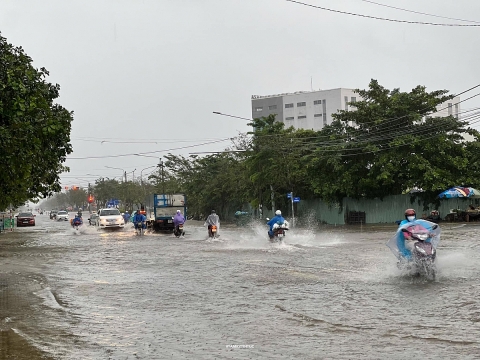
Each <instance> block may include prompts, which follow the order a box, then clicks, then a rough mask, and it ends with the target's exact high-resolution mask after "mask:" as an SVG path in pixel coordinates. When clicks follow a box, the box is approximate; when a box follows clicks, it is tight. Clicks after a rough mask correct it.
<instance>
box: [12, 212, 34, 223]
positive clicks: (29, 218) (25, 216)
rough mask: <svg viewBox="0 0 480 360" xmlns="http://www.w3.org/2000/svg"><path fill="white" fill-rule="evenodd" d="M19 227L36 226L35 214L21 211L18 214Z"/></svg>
mask: <svg viewBox="0 0 480 360" xmlns="http://www.w3.org/2000/svg"><path fill="white" fill-rule="evenodd" d="M16 217H17V227H20V226H35V215H33V214H32V213H31V212H24V213H20V214H18V215H17V216H16Z"/></svg>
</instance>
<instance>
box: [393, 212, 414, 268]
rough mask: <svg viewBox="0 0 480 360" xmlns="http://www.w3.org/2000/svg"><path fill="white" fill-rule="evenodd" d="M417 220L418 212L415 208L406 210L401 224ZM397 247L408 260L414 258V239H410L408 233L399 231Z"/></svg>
mask: <svg viewBox="0 0 480 360" xmlns="http://www.w3.org/2000/svg"><path fill="white" fill-rule="evenodd" d="M415 220H417V214H416V212H415V210H414V209H407V210H405V220H402V222H401V223H400V226H402V225H405V224H408V223H409V222H412V221H415ZM397 247H398V250H400V254H401V255H402V256H403V257H404V258H405V259H407V260H410V259H411V258H412V249H413V241H410V236H409V235H408V233H404V232H402V231H399V234H398V239H397Z"/></svg>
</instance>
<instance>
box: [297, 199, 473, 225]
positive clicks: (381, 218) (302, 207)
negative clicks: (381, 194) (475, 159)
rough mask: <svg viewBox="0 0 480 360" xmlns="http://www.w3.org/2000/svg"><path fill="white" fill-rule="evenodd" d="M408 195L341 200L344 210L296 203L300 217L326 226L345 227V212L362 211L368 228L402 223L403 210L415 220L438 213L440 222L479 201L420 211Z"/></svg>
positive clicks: (451, 202)
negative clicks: (413, 214)
mask: <svg viewBox="0 0 480 360" xmlns="http://www.w3.org/2000/svg"><path fill="white" fill-rule="evenodd" d="M410 199H411V195H392V196H388V197H386V198H384V199H383V201H382V200H380V199H361V200H355V199H350V198H345V199H343V209H342V211H340V208H339V207H338V206H337V207H335V206H328V205H327V204H326V203H324V202H323V201H322V200H319V199H315V200H305V201H304V200H302V201H301V202H300V203H298V206H297V213H298V215H299V216H307V215H309V214H312V213H313V214H314V216H315V218H316V219H317V220H318V221H321V222H323V223H327V224H332V225H333V224H340V225H341V224H345V218H346V213H347V212H348V211H364V212H365V216H366V223H367V224H378V223H393V222H395V221H396V220H403V219H404V215H403V214H404V212H405V209H408V208H413V209H415V210H416V211H417V216H418V217H420V216H421V215H422V214H425V215H429V214H430V211H431V210H438V211H439V212H440V216H441V217H442V219H443V218H444V217H445V216H446V215H447V214H448V213H449V212H450V209H462V210H465V209H466V208H467V207H468V205H469V204H471V203H477V204H478V202H479V200H478V199H462V198H457V199H444V200H442V201H441V203H440V207H439V208H434V207H433V206H432V207H430V208H429V209H428V210H426V211H423V205H419V203H418V201H415V202H413V203H412V202H411V200H410Z"/></svg>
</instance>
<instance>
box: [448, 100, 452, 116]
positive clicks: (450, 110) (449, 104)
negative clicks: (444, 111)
mask: <svg viewBox="0 0 480 360" xmlns="http://www.w3.org/2000/svg"><path fill="white" fill-rule="evenodd" d="M448 115H452V103H448Z"/></svg>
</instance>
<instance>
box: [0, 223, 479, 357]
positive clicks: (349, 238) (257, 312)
mask: <svg viewBox="0 0 480 360" xmlns="http://www.w3.org/2000/svg"><path fill="white" fill-rule="evenodd" d="M37 219H38V220H37V223H38V226H36V227H35V229H33V228H30V229H29V228H25V229H19V230H18V231H17V232H15V233H14V234H5V235H2V237H0V265H1V266H2V273H1V275H0V305H1V306H0V330H1V332H0V339H1V340H0V345H1V346H0V358H9V357H8V356H9V354H13V353H14V354H18V358H20V359H21V358H25V359H27V358H28V359H35V358H40V356H41V355H40V354H41V353H43V354H46V356H49V357H51V358H58V359H102V358H106V359H107V358H112V359H135V358H139V359H167V358H168V359H185V358H192V359H212V358H232V359H249V358H265V359H270V358H271V359H274V358H275V359H277V358H285V359H291V358H300V359H314V358H335V359H351V358H362V359H363V358H364V359H373V358H379V359H380V358H389V359H390V358H393V359H404V358H407V357H418V358H425V359H429V358H431V359H437V358H475V356H477V354H478V353H479V340H478V339H479V338H480V337H479V335H480V300H478V299H479V294H480V283H479V281H478V280H479V273H480V265H479V263H478V261H477V259H478V257H479V255H480V254H479V253H480V245H479V244H480V242H479V235H478V230H477V229H478V227H475V226H462V227H456V228H455V227H454V226H449V225H448V224H447V225H444V226H443V229H444V232H443V236H442V242H441V244H440V247H439V253H438V268H439V276H438V279H437V281H435V282H429V281H426V280H425V279H423V278H413V277H410V276H405V275H402V274H401V273H400V272H399V270H398V269H397V268H396V266H395V259H394V258H393V256H392V254H391V253H390V251H389V250H388V248H387V247H386V246H385V242H386V240H387V239H388V238H390V236H391V234H392V232H394V231H395V226H385V227H383V228H380V227H377V228H374V227H370V228H366V227H362V228H351V227H349V228H340V227H337V228H321V229H320V230H316V231H315V230H313V229H312V228H310V229H293V230H290V231H289V232H288V233H287V237H286V239H285V243H283V244H270V243H269V242H268V240H267V235H266V227H265V226H264V225H263V224H254V225H252V226H248V227H244V228H236V227H227V226H224V227H222V231H221V234H220V235H221V236H220V238H219V239H216V240H214V241H210V240H207V232H206V229H205V228H203V227H201V224H200V223H193V224H192V223H187V226H186V232H187V235H186V236H185V238H184V239H177V238H175V237H174V236H173V235H171V234H163V235H157V234H148V233H147V234H146V235H145V236H143V237H139V236H135V234H134V230H133V228H132V227H131V226H128V227H127V228H125V229H123V230H120V231H101V230H100V231H99V230H97V229H96V228H93V227H88V226H84V227H83V228H81V229H80V230H79V231H78V232H77V231H75V230H73V229H72V228H71V227H70V226H69V225H68V223H56V222H52V221H50V220H48V218H47V217H44V218H43V217H42V216H40V217H38V216H37ZM27 344H28V345H27ZM227 345H253V348H252V347H249V348H245V349H242V348H232V347H229V348H227ZM22 356H23V357H22Z"/></svg>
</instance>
